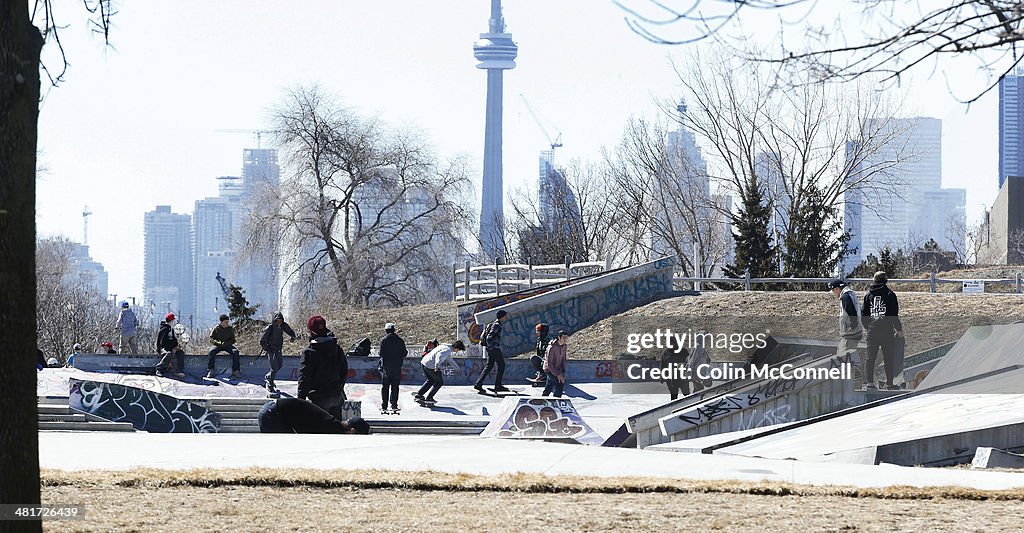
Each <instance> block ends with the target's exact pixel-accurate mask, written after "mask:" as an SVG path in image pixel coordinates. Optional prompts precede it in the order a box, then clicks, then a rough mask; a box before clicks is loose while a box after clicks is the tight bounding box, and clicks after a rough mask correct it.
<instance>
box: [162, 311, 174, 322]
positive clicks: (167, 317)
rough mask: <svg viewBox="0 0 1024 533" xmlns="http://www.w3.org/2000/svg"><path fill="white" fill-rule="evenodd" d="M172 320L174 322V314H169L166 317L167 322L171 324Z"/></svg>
mask: <svg viewBox="0 0 1024 533" xmlns="http://www.w3.org/2000/svg"><path fill="white" fill-rule="evenodd" d="M172 320H174V313H167V314H166V315H164V321H165V322H170V321H172Z"/></svg>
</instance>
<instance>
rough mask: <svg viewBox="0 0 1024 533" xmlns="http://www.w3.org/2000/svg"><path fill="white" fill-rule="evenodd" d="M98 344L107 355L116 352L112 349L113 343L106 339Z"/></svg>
mask: <svg viewBox="0 0 1024 533" xmlns="http://www.w3.org/2000/svg"><path fill="white" fill-rule="evenodd" d="M100 346H102V347H103V353H105V354H108V355H109V354H115V353H117V350H115V349H114V343H112V342H109V341H107V342H104V343H103V344H100Z"/></svg>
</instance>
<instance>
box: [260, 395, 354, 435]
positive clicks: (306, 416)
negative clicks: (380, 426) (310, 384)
mask: <svg viewBox="0 0 1024 533" xmlns="http://www.w3.org/2000/svg"><path fill="white" fill-rule="evenodd" d="M256 419H257V421H258V422H259V425H260V433H319V434H333V435H339V434H340V435H344V434H358V435H368V434H369V433H370V425H369V424H368V423H367V422H366V421H365V420H363V419H362V418H360V417H358V416H357V417H353V418H350V419H348V420H347V421H345V420H339V419H338V418H337V417H334V416H332V415H331V414H330V413H328V412H327V411H324V410H323V409H321V408H319V407H317V406H316V405H313V404H312V403H310V402H307V401H304V400H299V399H296V398H279V399H277V400H271V401H269V402H267V403H266V404H265V405H264V406H263V407H262V408H261V409H260V412H259V415H257V417H256Z"/></svg>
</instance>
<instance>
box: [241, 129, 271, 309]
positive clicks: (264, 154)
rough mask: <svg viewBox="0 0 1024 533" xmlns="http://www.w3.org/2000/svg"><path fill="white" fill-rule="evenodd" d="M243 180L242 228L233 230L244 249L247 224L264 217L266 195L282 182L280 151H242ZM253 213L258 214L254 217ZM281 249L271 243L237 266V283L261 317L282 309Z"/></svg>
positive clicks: (250, 149)
mask: <svg viewBox="0 0 1024 533" xmlns="http://www.w3.org/2000/svg"><path fill="white" fill-rule="evenodd" d="M241 181H242V183H241V189H242V191H241V195H240V197H239V211H237V213H238V214H237V215H236V216H235V219H234V220H235V224H236V227H237V228H238V229H233V230H232V231H233V234H234V237H235V246H236V248H235V250H238V249H240V247H241V245H242V240H243V239H245V235H246V234H247V233H248V229H247V225H248V224H250V223H251V221H252V220H253V219H254V218H257V219H258V218H261V217H260V214H261V213H260V210H261V209H263V207H264V206H266V205H267V204H266V201H265V197H264V195H265V194H266V192H267V191H268V190H272V189H274V188H276V187H277V186H278V185H280V183H281V169H280V167H279V166H278V163H277V150H274V149H267V148H262V149H260V148H247V149H245V150H243V151H242V180H241ZM251 215H256V216H255V217H252V216H251ZM279 261H280V252H279V249H278V247H277V246H276V244H275V243H273V242H269V243H268V244H267V247H266V249H264V250H260V251H259V253H256V254H253V255H252V259H246V260H244V261H240V260H239V259H238V257H236V258H235V266H236V267H237V270H236V276H237V280H236V281H233V282H234V283H235V284H236V285H239V286H241V287H242V288H243V289H245V297H246V299H247V300H248V301H249V303H250V304H251V305H259V311H258V314H259V315H260V316H267V315H272V314H273V313H275V312H277V311H278V309H279V304H280V302H279V295H280V293H279V290H278V289H279V287H278V270H279V268H280V265H279Z"/></svg>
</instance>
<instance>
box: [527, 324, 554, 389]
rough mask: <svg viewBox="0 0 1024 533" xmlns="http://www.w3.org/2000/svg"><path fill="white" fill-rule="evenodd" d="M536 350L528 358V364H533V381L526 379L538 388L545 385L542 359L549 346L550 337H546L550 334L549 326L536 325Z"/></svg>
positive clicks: (545, 379)
mask: <svg viewBox="0 0 1024 533" xmlns="http://www.w3.org/2000/svg"><path fill="white" fill-rule="evenodd" d="M536 330H537V348H536V350H535V352H534V354H533V356H532V357H530V363H532V364H533V372H534V374H533V379H529V378H528V379H527V381H530V382H532V383H533V384H534V386H540V385H543V384H545V383H547V377H545V375H544V359H545V358H546V357H547V354H548V345H549V344H551V337H550V336H549V335H548V334H549V333H550V332H551V326H549V325H547V324H545V323H543V322H541V323H540V324H537V327H536Z"/></svg>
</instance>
